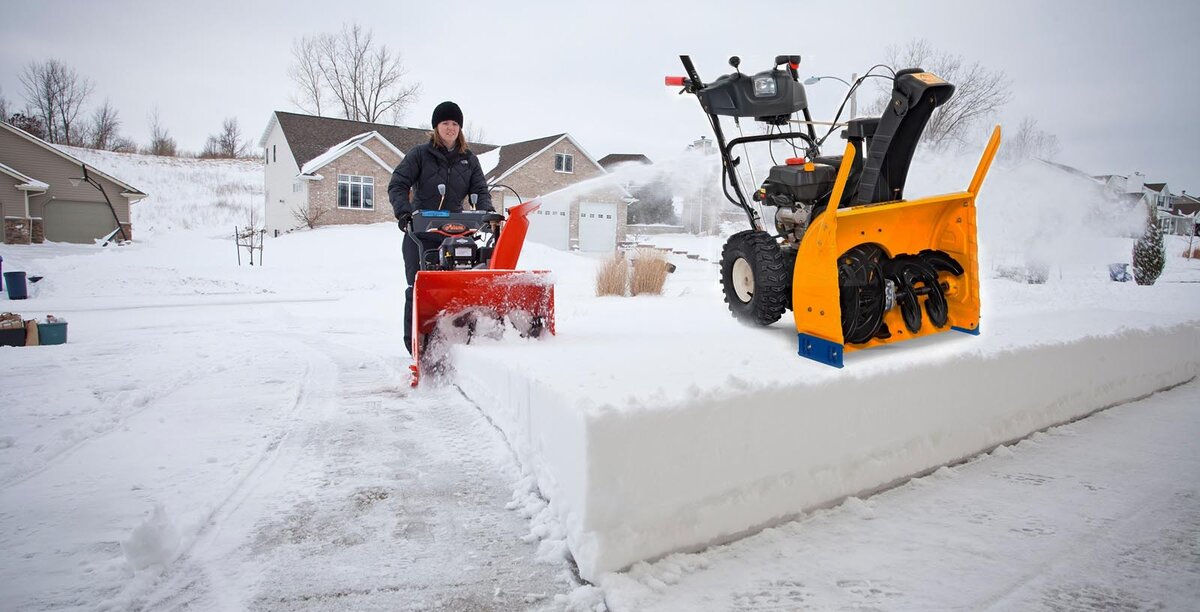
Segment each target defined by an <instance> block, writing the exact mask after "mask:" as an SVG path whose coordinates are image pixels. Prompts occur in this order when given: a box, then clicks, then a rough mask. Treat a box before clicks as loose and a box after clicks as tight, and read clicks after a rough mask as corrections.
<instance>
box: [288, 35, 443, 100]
mask: <svg viewBox="0 0 1200 612" xmlns="http://www.w3.org/2000/svg"><path fill="white" fill-rule="evenodd" d="M292 57H293V59H294V60H295V63H294V64H293V65H292V67H291V69H290V70H289V72H288V73H289V75H290V76H291V77H292V80H293V81H294V82H295V83H296V85H297V88H298V91H297V94H296V95H295V96H294V97H293V99H292V101H293V103H294V104H296V105H297V106H298V107H300V108H301V109H302V110H305V111H306V112H314V111H315V112H316V114H318V115H320V114H321V112H322V109H325V110H332V111H333V112H334V113H335V114H337V115H339V116H341V117H344V118H346V119H351V120H354V121H369V122H376V121H379V119H380V118H382V117H383V116H384V115H387V114H390V115H391V117H392V118H393V121H395V120H397V119H399V117H400V116H401V115H402V113H403V112H404V110H405V108H407V107H408V106H409V105H410V104H411V103H413V102H415V101H416V99H417V96H418V92H419V91H420V85H419V84H411V85H410V84H406V83H405V82H404V77H405V76H406V75H407V74H408V73H407V71H405V70H404V66H403V64H402V63H401V61H400V55H399V53H394V52H392V51H391V50H389V49H388V48H387V46H386V45H376V44H375V37H374V33H373V32H372V31H371V30H364V29H363V28H362V26H360V25H358V24H354V25H346V26H343V27H342V30H341V32H339V33H337V34H318V35H316V36H306V37H303V38H301V39H299V40H297V41H295V42H294V43H293V45H292ZM326 100H328V103H326ZM330 107H332V108H330Z"/></svg>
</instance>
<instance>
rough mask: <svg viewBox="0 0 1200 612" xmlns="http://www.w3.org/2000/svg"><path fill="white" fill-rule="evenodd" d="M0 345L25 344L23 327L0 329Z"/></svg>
mask: <svg viewBox="0 0 1200 612" xmlns="http://www.w3.org/2000/svg"><path fill="white" fill-rule="evenodd" d="M0 346H25V328H24V327H22V328H19V329H0Z"/></svg>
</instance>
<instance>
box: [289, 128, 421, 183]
mask: <svg viewBox="0 0 1200 612" xmlns="http://www.w3.org/2000/svg"><path fill="white" fill-rule="evenodd" d="M369 140H378V141H379V142H380V143H381V144H383V145H384V146H385V147H387V148H389V149H391V150H392V152H393V153H395V154H396V155H399V156H400V157H404V154H403V153H401V152H400V150H399V149H397V148H396V147H395V146H393V145H392V143H390V142H388V141H387V139H386V138H384V137H383V136H381V135H380V134H379V132H367V133H366V134H358V135H355V136H352V137H350V138H349V139H348V140H344V141H342V142H339V143H337V144H335V145H333V146H332V147H329V150H327V151H325V152H324V153H322V154H320V155H318V156H316V157H314V158H312V159H310V160H308V162H307V163H305V164H304V166H303V167H302V168H300V174H302V175H303V174H307V175H313V174H315V173H316V172H317V170H320V169H321V168H323V167H325V166H326V165H328V164H329V163H330V162H332V161H333V160H335V159H337V158H339V157H341V156H343V155H345V154H347V153H349V152H350V151H354V150H356V149H357V150H361V151H362V152H363V153H365V154H366V155H367V157H370V158H371V159H373V160H375V163H377V164H379V165H380V166H382V167H383V169H384V170H387V171H388V172H391V171H392V170H393V168H392V167H391V166H389V165H388V164H387V162H384V161H383V160H382V159H380V158H379V156H378V155H375V153H374V152H373V151H371V150H370V149H368V148H367V147H366V146H364V145H365V143H366V142H367V141H369Z"/></svg>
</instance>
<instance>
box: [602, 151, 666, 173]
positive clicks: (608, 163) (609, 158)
mask: <svg viewBox="0 0 1200 612" xmlns="http://www.w3.org/2000/svg"><path fill="white" fill-rule="evenodd" d="M598 161H599V163H600V165H601V166H604V169H605V170H608V169H609V168H611V167H613V166H615V165H617V164H624V163H629V162H638V163H642V164H652V163H654V162H652V161H650V158H649V157H646V156H645V155H642V154H641V153H609V154H608V155H605V156H604V157H601V158H600V159H599V160H598Z"/></svg>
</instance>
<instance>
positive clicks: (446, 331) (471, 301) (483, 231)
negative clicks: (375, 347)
mask: <svg viewBox="0 0 1200 612" xmlns="http://www.w3.org/2000/svg"><path fill="white" fill-rule="evenodd" d="M539 206H540V204H537V203H535V202H525V203H523V204H519V205H517V206H514V207H512V208H510V209H509V210H508V220H507V221H505V219H504V215H501V214H499V213H495V212H491V211H474V210H468V211H462V212H447V211H440V210H420V211H417V212H415V213H413V216H412V221H411V224H412V225H411V226H410V227H409V236H406V238H405V239H412V238H410V236H411V237H419V238H421V239H423V240H424V242H425V243H428V244H436V245H437V246H436V247H435V248H428V249H423V250H422V252H421V270H420V271H418V272H417V278H416V281H415V282H414V283H413V303H412V308H413V319H412V320H413V338H412V355H413V365H412V366H411V370H412V386H414V387H416V386H417V384H418V383H419V381H420V378H421V376H422V375H425V374H427V373H431V372H438V371H440V370H441V369H442V368H443V366H444V364H443V362H442V360H443V359H444V357H445V349H446V347H445V346H444V345H445V344H446V343H450V342H455V341H459V342H469V341H470V339H471V337H472V336H473V335H474V334H475V332H476V329H477V327H478V326H479V325H480V324H481V323H486V322H495V323H498V324H499V325H502V326H503V325H506V324H507V323H506V321H507V322H511V323H512V325H513V326H514V327H516V329H517V331H518V332H519V333H520V334H521V335H522V336H526V337H538V336H540V335H541V334H543V333H544V332H547V331H548V332H550V333H551V334H553V333H554V284H553V282H552V281H551V277H550V273H549V272H548V271H546V270H532V271H525V270H516V269H515V268H516V266H517V260H518V259H519V258H520V256H521V247H522V246H523V245H524V243H525V234H526V233H527V232H528V231H529V218H528V217H529V215H530V214H531V213H533V211H535V210H537V209H538V208H539ZM439 241H440V244H439ZM492 329H495V326H494V325H493V326H492ZM431 349H432V350H431ZM439 353H440V354H439Z"/></svg>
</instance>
